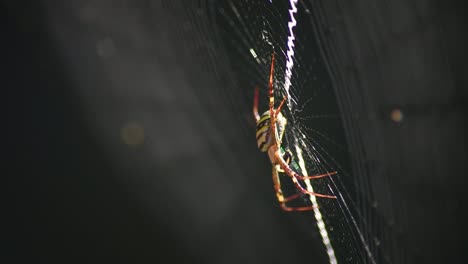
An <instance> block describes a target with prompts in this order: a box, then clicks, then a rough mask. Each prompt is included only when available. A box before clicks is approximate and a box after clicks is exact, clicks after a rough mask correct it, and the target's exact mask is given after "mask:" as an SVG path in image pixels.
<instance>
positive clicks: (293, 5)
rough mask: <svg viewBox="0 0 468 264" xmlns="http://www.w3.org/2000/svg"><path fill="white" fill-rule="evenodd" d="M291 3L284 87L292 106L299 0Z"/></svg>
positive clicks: (290, 1)
mask: <svg viewBox="0 0 468 264" xmlns="http://www.w3.org/2000/svg"><path fill="white" fill-rule="evenodd" d="M289 3H290V4H291V9H290V10H289V17H290V19H291V21H290V22H288V28H289V36H288V44H287V45H288V50H287V51H286V56H287V59H286V72H285V77H284V89H285V90H286V94H287V96H288V105H289V106H291V96H290V94H289V88H290V87H291V76H292V68H293V66H294V61H293V57H294V40H295V39H296V38H295V37H294V32H293V28H294V27H295V26H296V24H297V23H296V18H295V17H294V14H296V13H297V7H296V4H297V0H289Z"/></svg>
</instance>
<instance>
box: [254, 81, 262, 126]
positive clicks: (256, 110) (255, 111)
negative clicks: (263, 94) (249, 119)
mask: <svg viewBox="0 0 468 264" xmlns="http://www.w3.org/2000/svg"><path fill="white" fill-rule="evenodd" d="M258 96H259V90H258V87H255V93H254V103H253V116H254V118H255V122H258V120H260V115H259V114H258Z"/></svg>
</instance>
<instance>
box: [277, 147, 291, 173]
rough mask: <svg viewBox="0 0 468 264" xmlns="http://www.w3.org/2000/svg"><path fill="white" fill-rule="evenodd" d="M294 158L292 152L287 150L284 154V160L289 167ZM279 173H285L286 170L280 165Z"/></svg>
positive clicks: (278, 167)
mask: <svg viewBox="0 0 468 264" xmlns="http://www.w3.org/2000/svg"><path fill="white" fill-rule="evenodd" d="M292 158H293V154H292V152H291V150H289V149H285V150H284V154H283V159H284V161H286V164H288V165H289V164H291V162H292ZM277 171H278V172H281V173H284V170H283V169H281V167H280V166H279V165H277Z"/></svg>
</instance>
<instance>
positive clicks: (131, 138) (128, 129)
mask: <svg viewBox="0 0 468 264" xmlns="http://www.w3.org/2000/svg"><path fill="white" fill-rule="evenodd" d="M120 136H121V137H122V141H123V143H124V144H125V145H128V146H132V147H134V146H138V145H141V144H143V142H144V140H145V130H144V128H143V127H142V126H141V125H140V124H137V123H133V122H130V123H127V124H125V125H124V126H123V127H122V128H121V129H120Z"/></svg>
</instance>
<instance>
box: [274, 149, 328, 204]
mask: <svg viewBox="0 0 468 264" xmlns="http://www.w3.org/2000/svg"><path fill="white" fill-rule="evenodd" d="M274 155H275V160H276V161H277V162H278V165H279V166H280V167H281V169H283V170H284V172H285V173H286V174H287V175H288V176H289V177H290V178H291V179H292V180H293V182H294V185H296V187H297V188H298V189H299V190H300V191H301V192H303V193H307V194H311V195H314V196H317V197H323V198H332V199H336V196H334V195H326V194H321V193H315V192H311V191H308V190H306V189H304V187H302V186H301V184H300V183H299V182H298V180H297V179H301V178H304V177H305V179H307V178H310V179H314V178H315V177H317V178H321V177H327V176H331V175H333V174H336V172H331V173H327V174H321V175H317V176H301V175H299V174H297V173H296V172H294V171H293V170H292V169H291V168H289V166H288V164H286V162H285V161H284V159H283V157H281V155H279V152H275V154H274Z"/></svg>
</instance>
